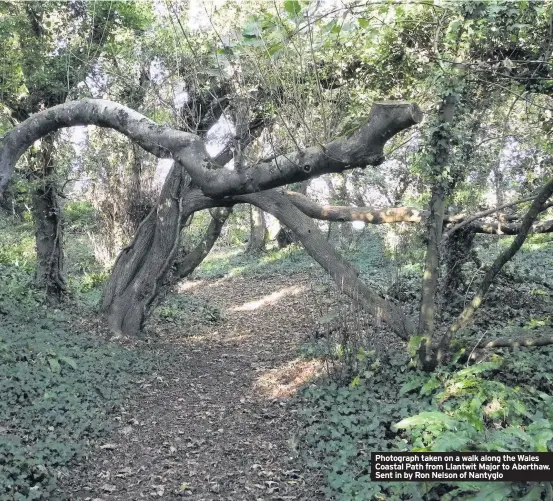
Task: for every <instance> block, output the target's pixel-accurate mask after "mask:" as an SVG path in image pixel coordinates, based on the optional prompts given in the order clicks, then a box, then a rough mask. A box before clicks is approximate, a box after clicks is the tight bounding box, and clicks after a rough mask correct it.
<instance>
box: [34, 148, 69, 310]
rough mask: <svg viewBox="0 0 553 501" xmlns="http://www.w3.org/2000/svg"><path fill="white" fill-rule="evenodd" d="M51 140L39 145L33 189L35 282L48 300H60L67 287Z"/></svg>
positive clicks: (61, 223)
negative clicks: (35, 184)
mask: <svg viewBox="0 0 553 501" xmlns="http://www.w3.org/2000/svg"><path fill="white" fill-rule="evenodd" d="M53 152H54V142H53V138H52V137H46V138H45V139H44V140H43V141H42V144H41V145H40V147H39V151H38V154H37V157H36V158H35V160H36V170H35V175H36V177H37V178H38V180H37V182H38V186H37V187H36V188H35V190H34V192H33V216H34V222H35V235H36V260H37V266H36V284H37V286H38V287H40V288H41V289H43V290H44V291H46V294H47V297H48V298H49V299H53V300H57V301H59V300H60V299H61V297H62V296H63V294H64V293H65V292H66V290H67V286H66V283H65V277H64V273H63V271H64V259H63V258H64V254H63V222H62V215H61V207H60V205H59V201H58V194H57V186H56V181H55V179H53V177H52V173H53V172H54V164H53V162H54V159H53Z"/></svg>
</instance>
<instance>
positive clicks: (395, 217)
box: [285, 191, 553, 239]
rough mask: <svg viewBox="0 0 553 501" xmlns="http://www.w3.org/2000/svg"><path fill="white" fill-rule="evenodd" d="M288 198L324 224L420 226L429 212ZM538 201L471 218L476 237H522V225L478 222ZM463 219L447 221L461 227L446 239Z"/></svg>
mask: <svg viewBox="0 0 553 501" xmlns="http://www.w3.org/2000/svg"><path fill="white" fill-rule="evenodd" d="M285 193H286V196H287V197H288V198H289V199H290V201H291V202H292V203H293V204H294V205H295V206H296V207H297V208H298V209H300V210H301V211H302V212H303V213H304V214H306V215H307V216H309V217H311V218H313V219H321V220H324V221H337V222H341V221H363V222H364V223H367V224H388V223H420V222H422V221H424V219H425V218H426V217H428V214H429V213H428V211H425V210H421V209H417V208H415V207H391V208H388V209H369V208H367V207H348V206H344V205H319V204H318V203H317V202H314V201H313V200H311V199H310V198H308V197H307V196H305V195H302V194H301V193H297V192H295V191H286V192H285ZM534 198H535V197H529V198H526V199H522V200H517V201H516V202H510V203H508V204H504V205H502V206H500V207H495V208H493V209H488V210H485V211H482V212H479V213H477V214H474V215H472V216H470V218H468V219H467V221H468V223H471V224H470V225H469V228H470V230H471V231H474V232H475V233H486V234H489V235H518V233H519V232H520V228H521V225H520V223H518V224H517V223H503V224H498V223H486V222H482V223H475V222H474V221H475V220H476V219H478V218H481V217H485V216H487V215H490V214H492V213H494V212H496V211H497V210H499V209H501V208H505V207H507V206H512V205H517V204H521V203H524V202H527V201H529V200H533V199H534ZM550 206H551V205H550V204H549V203H547V204H546V205H545V208H548V207H550ZM463 217H466V215H465V214H459V215H449V216H446V217H444V222H445V223H448V222H459V221H462V223H461V224H458V225H456V226H454V227H453V228H451V230H449V231H448V232H447V234H444V239H445V238H446V235H450V234H451V233H452V231H453V230H455V231H457V230H458V229H460V228H462V227H464V226H465V221H463V219H462V218H463ZM520 217H521V216H518V215H513V216H503V218H504V219H511V220H516V219H520ZM552 232H553V220H546V221H542V222H539V223H536V224H534V225H533V226H532V228H531V229H530V231H529V233H552Z"/></svg>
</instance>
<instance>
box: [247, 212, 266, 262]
mask: <svg viewBox="0 0 553 501" xmlns="http://www.w3.org/2000/svg"><path fill="white" fill-rule="evenodd" d="M266 243H267V225H266V224H265V218H264V217H263V211H262V210H261V209H259V208H258V207H253V206H251V205H250V239H249V241H248V246H247V248H246V253H248V254H259V253H261V252H265V245H266Z"/></svg>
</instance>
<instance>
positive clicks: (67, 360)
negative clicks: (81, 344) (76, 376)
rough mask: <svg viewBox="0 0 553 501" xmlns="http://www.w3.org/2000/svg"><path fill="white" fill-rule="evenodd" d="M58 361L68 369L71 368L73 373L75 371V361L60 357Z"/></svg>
mask: <svg viewBox="0 0 553 501" xmlns="http://www.w3.org/2000/svg"><path fill="white" fill-rule="evenodd" d="M58 360H59V361H60V362H63V363H64V364H67V365H69V367H71V368H72V369H73V370H74V371H76V370H77V362H75V360H74V359H72V358H71V357H66V356H60V357H58Z"/></svg>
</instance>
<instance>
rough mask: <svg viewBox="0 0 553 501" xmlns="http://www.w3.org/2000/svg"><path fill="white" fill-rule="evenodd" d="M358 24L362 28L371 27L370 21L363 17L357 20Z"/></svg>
mask: <svg viewBox="0 0 553 501" xmlns="http://www.w3.org/2000/svg"><path fill="white" fill-rule="evenodd" d="M357 22H358V23H359V27H360V28H368V27H369V21H367V20H366V19H363V18H362V17H359V18H358V19H357Z"/></svg>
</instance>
